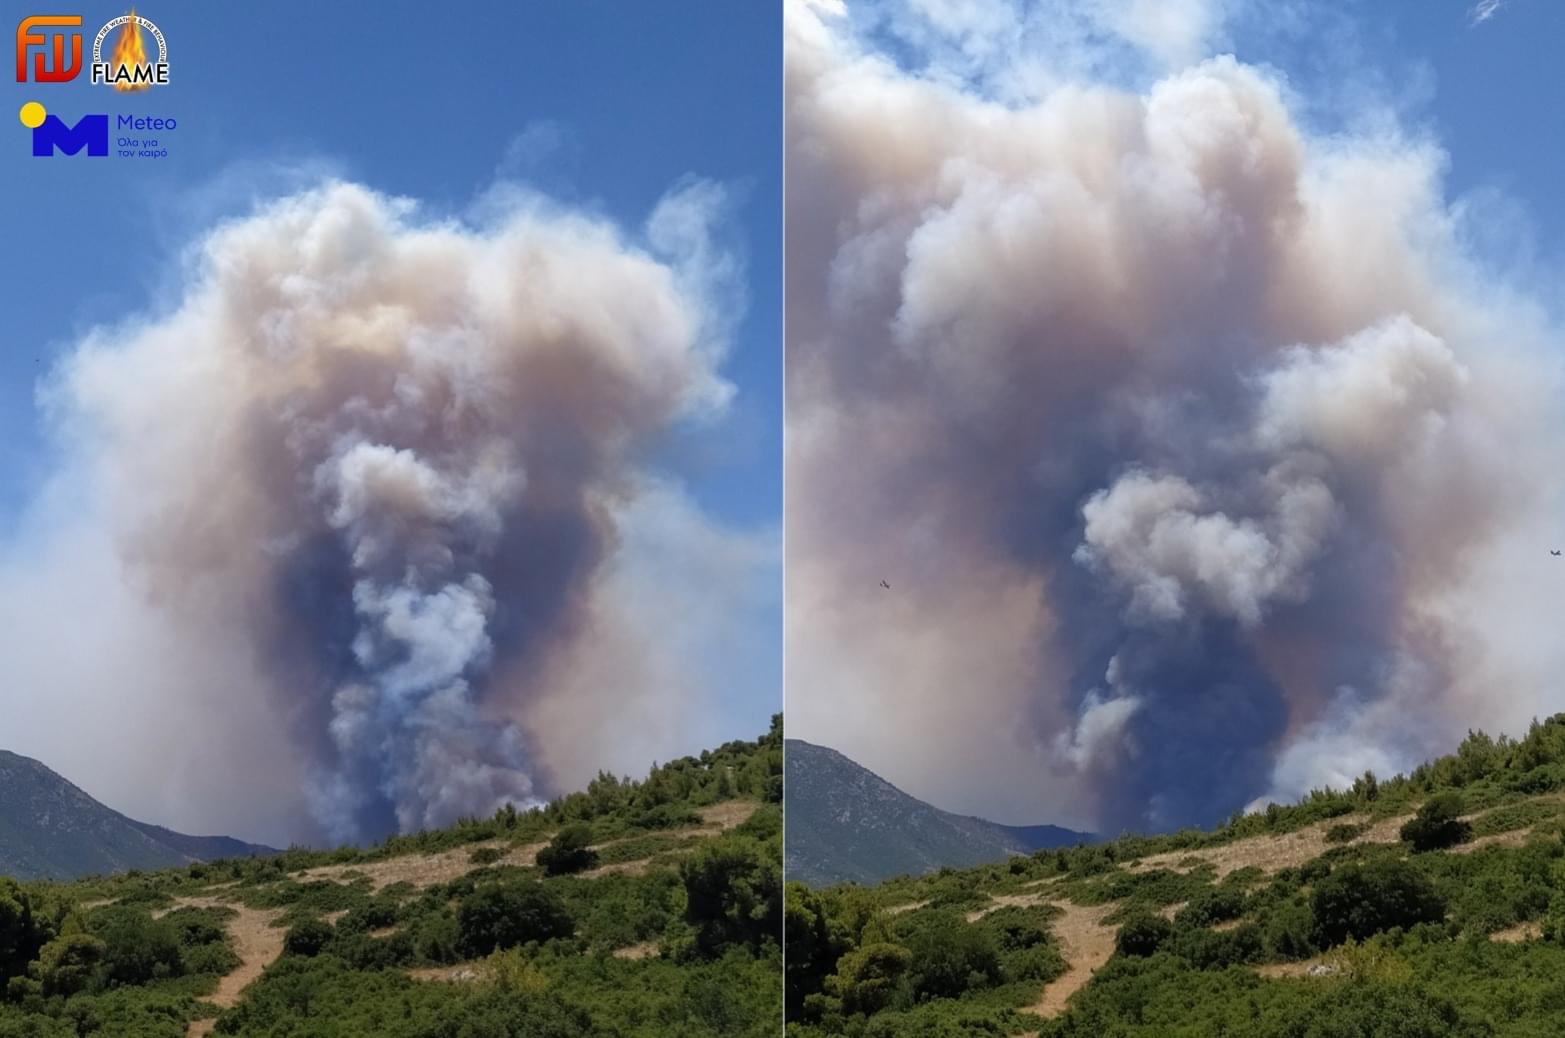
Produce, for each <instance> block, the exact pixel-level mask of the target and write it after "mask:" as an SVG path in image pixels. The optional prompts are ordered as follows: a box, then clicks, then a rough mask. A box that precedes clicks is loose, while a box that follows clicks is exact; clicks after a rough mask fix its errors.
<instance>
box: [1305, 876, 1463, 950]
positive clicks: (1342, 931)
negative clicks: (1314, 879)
mask: <svg viewBox="0 0 1565 1038" xmlns="http://www.w3.org/2000/svg"><path fill="white" fill-rule="evenodd" d="M1310 910H1311V912H1312V914H1313V915H1314V917H1315V928H1316V940H1317V942H1318V943H1319V944H1320V945H1321V946H1322V947H1331V946H1332V945H1336V944H1341V943H1342V942H1343V941H1345V940H1347V939H1348V938H1349V937H1352V938H1354V939H1355V940H1359V941H1362V940H1366V939H1367V938H1369V937H1372V936H1374V935H1375V934H1377V933H1380V932H1381V931H1383V930H1389V929H1391V928H1393V927H1401V928H1402V929H1408V928H1410V927H1413V926H1416V925H1418V924H1419V923H1437V922H1440V921H1442V920H1444V918H1445V903H1444V901H1442V900H1441V898H1440V895H1439V894H1438V893H1437V892H1436V890H1435V887H1434V884H1433V883H1431V882H1430V880H1429V879H1428V877H1426V876H1425V875H1424V874H1423V873H1422V872H1420V871H1419V870H1418V869H1417V868H1416V867H1414V866H1413V865H1411V864H1410V863H1408V862H1405V861H1402V860H1400V859H1394V858H1393V859H1382V860H1380V861H1376V862H1372V863H1370V864H1368V865H1359V864H1350V865H1344V866H1342V867H1341V868H1339V869H1337V870H1336V871H1334V872H1332V873H1331V875H1329V876H1327V877H1326V878H1325V879H1323V880H1321V881H1320V882H1319V883H1317V884H1316V885H1315V889H1314V891H1313V893H1312V894H1311V896H1310Z"/></svg>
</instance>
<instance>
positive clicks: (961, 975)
mask: <svg viewBox="0 0 1565 1038" xmlns="http://www.w3.org/2000/svg"><path fill="white" fill-rule="evenodd" d="M906 941H907V947H908V951H909V952H911V953H912V964H911V966H910V969H909V979H910V980H911V981H912V988H913V995H914V997H916V998H918V999H927V998H957V997H959V996H960V995H961V994H962V993H964V992H966V991H970V990H975V989H979V988H986V987H992V986H994V985H996V984H999V983H1000V981H1001V979H1002V972H1001V969H1000V953H999V950H998V949H997V948H996V947H995V941H994V937H993V936H991V935H990V933H989V932H988V931H987V930H985V929H983V928H982V927H979V926H975V925H973V924H971V923H968V922H965V921H964V920H963V919H962V918H961V917H960V916H957V915H955V914H950V915H947V914H945V913H939V914H937V915H936V916H934V917H933V918H932V919H928V920H925V925H923V926H920V927H918V928H917V929H915V930H914V931H913V932H912V933H911V934H909V936H908V937H907V938H906Z"/></svg>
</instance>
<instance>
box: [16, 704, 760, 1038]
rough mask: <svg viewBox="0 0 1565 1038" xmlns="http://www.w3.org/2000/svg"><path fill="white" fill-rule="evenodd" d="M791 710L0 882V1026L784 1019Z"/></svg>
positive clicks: (621, 1029)
mask: <svg viewBox="0 0 1565 1038" xmlns="http://www.w3.org/2000/svg"><path fill="white" fill-rule="evenodd" d="M781 796H782V731H781V718H777V719H775V720H774V723H773V728H772V730H771V732H770V733H768V734H767V735H765V736H763V737H762V738H760V739H758V740H756V741H754V742H732V743H728V744H726V745H724V746H721V747H718V748H717V749H714V750H711V751H708V752H705V753H702V754H701V755H700V756H698V757H686V758H681V759H679V760H676V761H671V762H669V763H668V764H665V765H662V766H660V767H657V768H654V769H652V771H651V772H650V773H649V774H648V776H647V777H646V778H645V779H644V780H641V781H639V782H637V781H631V780H628V779H621V778H617V777H615V776H611V775H604V774H600V775H599V777H598V778H597V779H595V780H594V781H593V782H592V783H591V784H590V785H589V787H588V788H587V789H586V790H584V791H582V792H580V793H575V794H572V795H570V796H567V797H564V798H561V799H560V800H557V801H555V802H554V803H552V804H550V805H549V806H548V807H546V808H541V809H538V810H534V811H528V812H518V811H515V810H511V809H509V808H508V809H503V810H501V811H500V812H498V813H497V814H496V815H495V816H494V817H492V818H488V819H482V820H469V821H466V822H462V823H459V824H458V825H456V826H453V827H452V828H450V829H445V830H441V831H435V832H424V833H417V834H412V835H407V836H398V837H394V838H392V839H390V840H388V841H387V842H386V843H385V844H383V845H381V846H380V847H376V848H373V849H369V850H359V849H354V848H344V849H340V850H336V851H300V850H290V851H285V852H282V853H280V854H277V855H275V856H273V857H270V858H265V859H258V858H245V859H231V860H227V861H219V862H213V863H193V864H189V865H187V866H185V867H183V868H178V869H165V870H162V871H158V872H150V873H140V874H134V875H119V876H113V877H108V878H94V879H88V880H81V881H78V882H74V883H49V882H36V883H27V884H20V885H19V884H16V883H13V882H11V881H9V880H0V1035H27V1036H28V1038H82V1036H101V1038H192V1036H194V1038H199V1036H201V1035H206V1034H219V1035H224V1034H234V1035H250V1034H267V1035H275V1036H285V1035H289V1036H299V1038H302V1036H304V1035H314V1034H325V1033H330V1034H334V1035H343V1036H349V1035H352V1036H358V1035H366V1036H367V1035H375V1036H377V1038H430V1036H433V1035H446V1034H450V1035H456V1034H457V1033H458V1030H457V1025H458V1024H460V1034H462V1035H470V1036H473V1038H484V1036H500V1035H516V1036H526V1038H586V1036H589V1035H591V1036H598V1035H607V1034H613V1035H617V1036H620V1038H661V1036H663V1035H667V1034H670V1033H677V1034H680V1035H685V1036H689V1038H719V1036H723V1038H726V1036H730V1035H737V1036H746V1038H750V1036H753V1038H761V1036H770V1035H775V1034H776V1029H777V1006H778V1004H779V1002H780V999H781V988H782V983H781V975H782V964H781V958H780V937H781V934H780V930H781V923H782V870H781V857H782V854H781V842H782V818H781V809H780V804H779V803H778V802H779V801H780V800H781Z"/></svg>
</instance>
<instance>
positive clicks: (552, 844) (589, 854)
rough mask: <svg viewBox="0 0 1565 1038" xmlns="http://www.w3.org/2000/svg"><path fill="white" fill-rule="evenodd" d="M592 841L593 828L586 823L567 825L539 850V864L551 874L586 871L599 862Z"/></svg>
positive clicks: (558, 874)
mask: <svg viewBox="0 0 1565 1038" xmlns="http://www.w3.org/2000/svg"><path fill="white" fill-rule="evenodd" d="M591 843H592V830H591V829H589V828H588V827H587V826H585V825H567V826H566V827H565V828H564V829H561V830H560V831H559V832H558V833H556V834H555V837H554V839H552V840H550V841H549V845H548V846H547V847H545V848H543V849H542V850H540V851H539V852H538V865H539V867H540V868H542V869H543V871H544V872H545V873H546V874H548V875H550V876H563V875H567V874H569V873H572V872H585V871H586V870H587V869H590V868H592V867H593V866H594V865H596V864H597V863H598V852H597V851H595V850H593V849H592V847H591V846H589V845H590V844H591Z"/></svg>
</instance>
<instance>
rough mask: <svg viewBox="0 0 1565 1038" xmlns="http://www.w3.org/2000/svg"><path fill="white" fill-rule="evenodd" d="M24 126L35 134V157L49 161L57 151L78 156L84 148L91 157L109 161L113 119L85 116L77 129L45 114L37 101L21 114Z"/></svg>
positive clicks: (77, 123) (27, 104) (78, 121)
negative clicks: (110, 125) (111, 120)
mask: <svg viewBox="0 0 1565 1038" xmlns="http://www.w3.org/2000/svg"><path fill="white" fill-rule="evenodd" d="M18 115H19V117H20V118H21V120H22V125H23V126H25V127H27V128H28V129H30V130H32V131H33V155H34V157H36V158H48V157H49V156H51V155H53V154H54V153H55V150H56V149H58V150H60V151H63V152H65V154H67V155H75V154H76V153H77V152H79V151H81V150H82V149H83V148H86V149H87V154H88V155H89V156H99V157H102V158H107V157H108V154H109V117H108V116H107V115H84V116H82V117H81V118H80V119H78V120H76V125H75V126H67V125H65V120H63V119H61V118H60V117H59V116H58V115H50V114H49V113H48V112H46V111H44V107H43V105H41V104H39V103H38V102H37V101H29V102H27V103H26V104H25V105H23V106H22V110H21V112H20V113H18Z"/></svg>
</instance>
